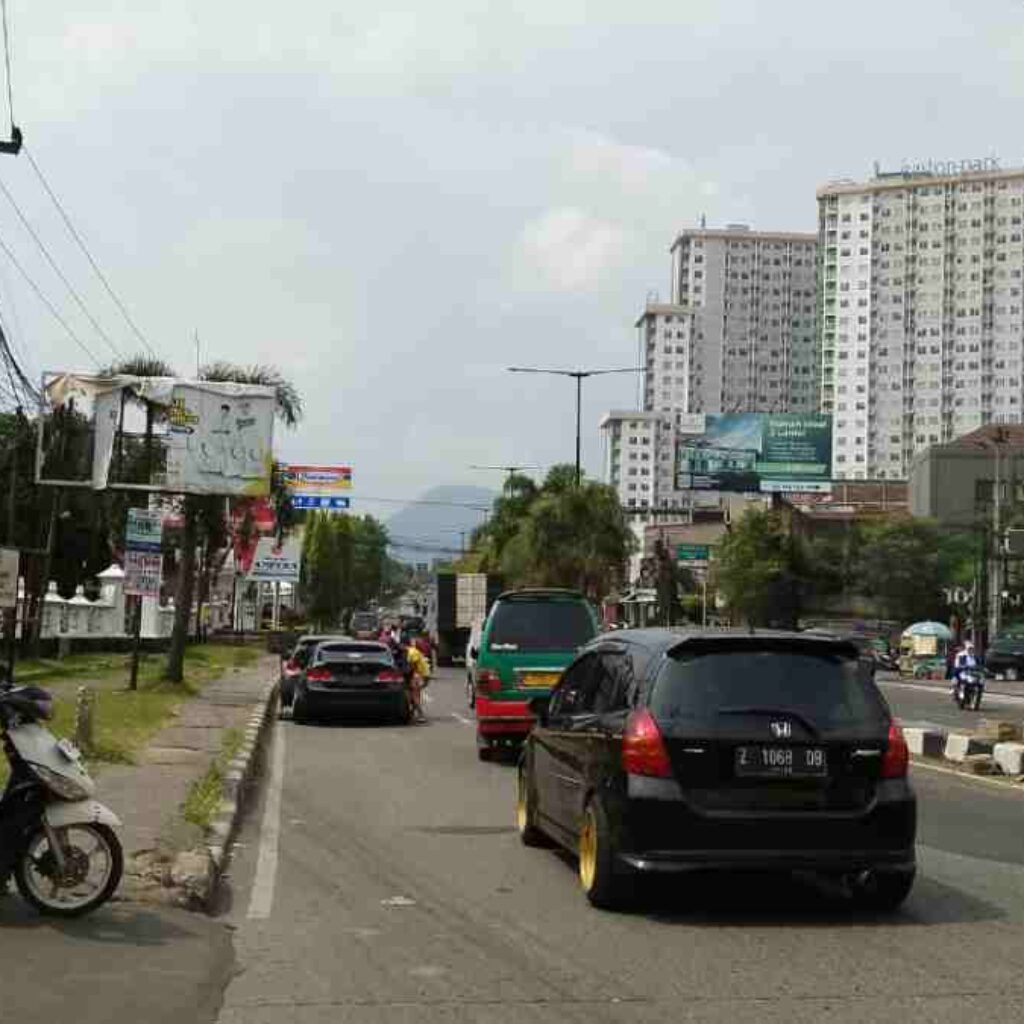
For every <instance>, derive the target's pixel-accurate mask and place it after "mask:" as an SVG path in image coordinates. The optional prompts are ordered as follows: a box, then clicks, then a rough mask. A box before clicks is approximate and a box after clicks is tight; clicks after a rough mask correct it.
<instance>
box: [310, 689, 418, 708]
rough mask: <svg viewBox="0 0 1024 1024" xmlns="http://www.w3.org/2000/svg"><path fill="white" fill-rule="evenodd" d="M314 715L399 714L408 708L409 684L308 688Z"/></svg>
mask: <svg viewBox="0 0 1024 1024" xmlns="http://www.w3.org/2000/svg"><path fill="white" fill-rule="evenodd" d="M302 697H303V700H304V701H305V704H306V710H307V711H308V712H309V713H311V714H316V713H318V712H319V713H321V714H343V713H349V714H353V715H359V714H398V713H399V712H400V711H402V710H403V709H404V707H405V699H406V693H405V687H404V686H402V685H401V684H400V683H399V684H377V685H374V686H372V687H371V686H349V687H331V688H329V689H328V688H327V687H324V688H319V687H317V688H313V687H307V688H306V689H304V690H303V691H302Z"/></svg>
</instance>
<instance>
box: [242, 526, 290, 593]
mask: <svg viewBox="0 0 1024 1024" xmlns="http://www.w3.org/2000/svg"><path fill="white" fill-rule="evenodd" d="M301 567H302V548H301V547H300V545H299V541H298V538H295V537H290V538H288V539H287V540H285V542H284V543H283V544H282V545H281V546H280V547H278V546H277V542H276V540H275V539H274V538H273V537H261V538H260V540H259V543H258V544H257V545H256V554H255V555H254V556H253V560H252V568H251V569H250V570H249V575H248V577H247V579H248V580H249V582H250V583H298V582H299V570H300V569H301Z"/></svg>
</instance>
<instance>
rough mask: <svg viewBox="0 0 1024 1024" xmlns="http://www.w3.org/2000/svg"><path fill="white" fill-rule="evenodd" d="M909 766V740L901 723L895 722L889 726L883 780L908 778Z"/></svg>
mask: <svg viewBox="0 0 1024 1024" xmlns="http://www.w3.org/2000/svg"><path fill="white" fill-rule="evenodd" d="M909 766H910V750H909V749H908V747H907V740H906V738H905V737H904V735H903V730H902V729H901V728H900V724H899V722H893V723H892V724H891V725H890V726H889V744H888V746H887V747H886V748H885V753H884V754H883V755H882V778H883V779H903V778H906V775H907V770H908V768H909Z"/></svg>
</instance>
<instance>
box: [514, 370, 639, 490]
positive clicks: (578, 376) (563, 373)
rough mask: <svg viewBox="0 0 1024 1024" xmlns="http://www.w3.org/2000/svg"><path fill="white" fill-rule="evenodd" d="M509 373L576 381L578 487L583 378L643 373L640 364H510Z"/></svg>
mask: <svg viewBox="0 0 1024 1024" xmlns="http://www.w3.org/2000/svg"><path fill="white" fill-rule="evenodd" d="M508 372H509V373H546V374H550V375H552V376H554V377H572V378H574V379H575V381H576V486H577V487H579V486H580V483H581V482H582V480H583V469H582V460H581V453H582V431H581V424H582V406H583V378H584V377H603V376H604V375H606V374H609V373H643V372H644V368H643V367H642V366H625V367H619V368H616V369H614V370H548V369H543V368H541V367H538V366H510V367H508Z"/></svg>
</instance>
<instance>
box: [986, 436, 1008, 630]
mask: <svg viewBox="0 0 1024 1024" xmlns="http://www.w3.org/2000/svg"><path fill="white" fill-rule="evenodd" d="M983 443H984V445H985V446H986V447H988V448H991V449H992V457H993V461H994V463H995V473H994V477H995V479H994V481H993V487H992V541H991V546H990V548H989V552H990V554H989V567H988V644H991V643H992V641H993V640H995V638H996V637H997V636H998V635H999V630H1000V628H1001V627H1002V608H1003V531H1002V490H1003V474H1002V446H1003V444H1005V443H1006V431H1005V430H1003V428H1002V427H996V429H995V431H994V432H993V435H992V437H991V438H986V439H985V441H984V442H983Z"/></svg>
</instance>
